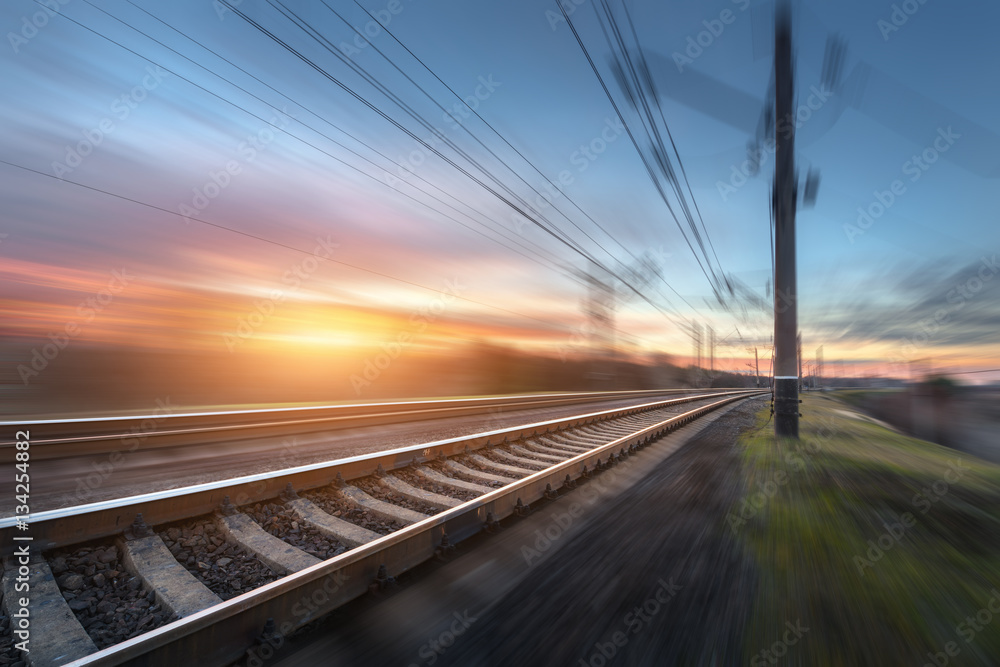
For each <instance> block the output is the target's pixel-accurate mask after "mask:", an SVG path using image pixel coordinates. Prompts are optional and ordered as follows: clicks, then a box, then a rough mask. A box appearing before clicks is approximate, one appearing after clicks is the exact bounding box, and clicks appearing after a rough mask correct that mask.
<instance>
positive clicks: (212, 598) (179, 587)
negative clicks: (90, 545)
mask: <svg viewBox="0 0 1000 667" xmlns="http://www.w3.org/2000/svg"><path fill="white" fill-rule="evenodd" d="M118 548H119V549H120V550H121V552H122V563H123V564H124V565H125V567H126V568H128V569H129V571H130V572H132V574H134V575H136V576H137V577H139V579H141V580H142V582H143V584H145V586H146V588H149V589H151V590H152V591H153V592H154V594H155V595H156V601H157V602H159V603H160V604H161V605H163V607H164V609H167V610H169V611H170V612H172V613H174V614H176V615H177V616H178V617H184V616H190V615H191V614H194V613H197V612H199V611H201V610H202V609H207V608H209V607H211V606H214V605H217V604H220V603H221V602H222V598H220V597H219V596H218V595H216V594H215V593H213V592H212V591H210V590H209V589H208V587H207V586H205V584H203V583H201V582H200V581H198V579H197V578H196V577H195V576H194V575H193V574H191V573H190V572H188V571H187V569H186V568H185V567H184V566H183V565H181V564H180V563H178V562H177V559H176V558H174V556H173V554H171V553H170V550H169V549H167V545H165V544H164V543H163V540H162V539H161V538H160V536H159V535H156V534H153V535H150V536H148V537H139V538H136V539H128V540H127V539H120V540H119V541H118Z"/></svg>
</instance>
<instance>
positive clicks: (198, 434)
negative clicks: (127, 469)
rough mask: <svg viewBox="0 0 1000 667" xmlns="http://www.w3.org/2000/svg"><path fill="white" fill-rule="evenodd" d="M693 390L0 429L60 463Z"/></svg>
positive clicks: (29, 423) (6, 444) (6, 439)
mask: <svg viewBox="0 0 1000 667" xmlns="http://www.w3.org/2000/svg"><path fill="white" fill-rule="evenodd" d="M697 391H698V390H692V389H652V390H640V391H607V392H573V393H561V394H537V395H515V396H491V397H485V398H460V399H433V400H421V401H389V402H383V403H345V404H338V405H322V406H307V407H294V408H266V409H255V410H225V411H200V412H178V413H173V412H165V413H162V414H144V415H126V416H114V417H87V418H67V419H38V420H23V419H22V420H16V421H0V432H2V433H3V434H4V435H3V437H0V451H3V450H8V451H9V450H11V449H13V447H14V446H15V443H16V439H12V438H11V437H10V436H9V434H12V433H15V432H17V431H18V430H22V429H25V428H30V429H31V431H32V449H33V457H34V458H36V459H48V458H60V457H64V456H71V455H79V454H80V452H81V446H82V445H86V452H87V453H90V454H99V453H107V452H111V451H114V450H116V449H119V448H120V447H121V444H122V442H123V441H127V440H129V439H130V438H135V436H136V435H140V436H141V438H140V440H141V445H140V446H141V448H142V449H153V448H157V447H168V446H177V445H184V444H192V445H202V444H206V443H208V442H218V441H224V440H232V439H234V438H238V437H245V436H246V435H247V434H248V433H252V434H253V436H254V437H262V436H267V435H283V436H284V435H290V434H293V433H308V432H315V431H324V430H333V429H343V428H358V427H363V426H378V425H384V424H390V423H399V422H401V421H420V420H433V419H442V418H446V417H461V416H467V415H476V414H483V413H485V412H487V411H489V410H496V409H502V410H517V409H530V408H547V407H558V406H569V405H575V404H578V403H581V402H589V401H602V400H608V399H616V398H621V399H630V398H643V397H651V396H664V395H666V396H669V395H684V394H690V393H696V392H697Z"/></svg>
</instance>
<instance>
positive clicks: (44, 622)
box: [3, 556, 97, 667]
mask: <svg viewBox="0 0 1000 667" xmlns="http://www.w3.org/2000/svg"><path fill="white" fill-rule="evenodd" d="M19 560H20V557H18V556H11V557H10V558H9V559H7V560H6V561H5V563H4V574H3V605H4V609H5V611H6V612H7V616H8V617H9V618H10V628H11V633H12V634H13V636H14V642H15V643H17V642H18V635H17V634H16V632H17V629H18V628H17V625H18V618H20V616H18V615H17V614H19V613H20V612H21V609H22V607H20V606H19V605H18V602H19V599H20V598H23V597H24V593H22V592H18V591H17V590H15V585H16V584H17V581H16V579H17V578H18V577H20V576H24V569H27V570H28V573H27V578H28V580H27V584H28V587H29V590H30V591H31V621H30V622H31V632H32V634H33V635H34V636H35V637H36V638H40V637H45V639H44V640H40V639H36V640H35V641H33V642H31V644H30V650H29V651H28V653H26V654H24V655H25V658H26V659H27V662H28V664H29V665H31V667H54V666H55V665H64V664H66V663H67V662H72V661H73V660H77V659H78V658H83V657H85V656H87V655H90V654H91V653H96V652H97V646H96V645H95V644H94V640H92V639H91V638H90V635H88V634H87V631H86V630H84V629H83V625H81V624H80V621H79V620H78V619H77V617H76V614H74V613H73V610H72V609H70V607H69V603H68V602H66V599H65V598H64V597H63V595H62V592H61V591H60V590H59V585H58V584H56V580H55V577H54V576H53V575H52V570H50V569H49V565H48V563H46V562H45V561H44V560H43V559H41V558H32V559H31V560H30V561H29V563H28V564H27V565H24V564H22V563H19Z"/></svg>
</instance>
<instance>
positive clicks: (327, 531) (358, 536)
mask: <svg viewBox="0 0 1000 667" xmlns="http://www.w3.org/2000/svg"><path fill="white" fill-rule="evenodd" d="M285 504H286V505H288V506H289V507H290V508H292V511H293V512H295V515H296V516H298V517H299V518H300V519H301V520H302V523H304V524H305V525H307V526H309V527H311V528H315V529H316V530H318V531H319V532H321V533H323V534H324V535H326V536H327V537H331V538H333V539H335V540H337V541H338V542H342V543H343V544H345V545H347V546H348V547H351V548H353V547H360V546H361V545H362V544H367V543H368V542H371V541H373V540H377V539H378V538H380V537H382V536H381V535H379V534H378V533H376V532H374V531H371V530H368V529H367V528H362V527H361V526H358V525H355V524H353V523H351V522H350V521H344V520H343V519H339V518H337V517H335V516H333V515H332V514H329V513H327V512H325V511H323V510H322V509H320V508H319V507H317V506H316V504H315V503H313V502H312V501H311V500H309V499H307V498H292V499H289V500H287V501H285Z"/></svg>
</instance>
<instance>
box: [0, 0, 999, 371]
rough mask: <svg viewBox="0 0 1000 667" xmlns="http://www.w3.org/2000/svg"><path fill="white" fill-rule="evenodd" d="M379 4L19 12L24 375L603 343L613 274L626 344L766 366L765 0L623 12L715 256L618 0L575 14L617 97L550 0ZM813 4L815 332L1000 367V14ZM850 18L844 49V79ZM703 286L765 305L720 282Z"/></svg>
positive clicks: (12, 273) (6, 114) (800, 16)
mask: <svg viewBox="0 0 1000 667" xmlns="http://www.w3.org/2000/svg"><path fill="white" fill-rule="evenodd" d="M359 1H360V3H361V4H360V5H359V4H356V3H355V2H353V0H352V1H351V2H345V1H344V0H328V4H324V3H316V2H309V3H306V2H287V3H285V4H283V5H282V4H281V3H279V2H278V0H273V2H266V1H264V0H260V1H258V0H243V2H240V3H236V2H233V3H232V5H233V6H234V8H235V10H236V11H234V9H232V8H230V7H229V6H227V5H225V4H223V3H221V2H209V1H208V0H198V1H194V0H178V1H176V2H171V3H154V2H149V1H148V0H135V2H134V4H133V3H132V2H128V1H120V0H48V7H50V9H46V8H45V3H41V4H38V3H34V2H31V1H30V0H12V1H10V2H6V3H4V5H3V7H2V8H0V27H2V29H3V30H2V32H3V33H4V35H5V38H4V42H5V44H3V45H0V54H2V55H0V77H2V80H3V81H4V82H5V84H6V86H5V91H6V92H5V98H4V103H3V104H2V105H0V120H2V122H3V125H4V128H5V131H4V132H3V134H2V135H0V160H2V163H0V197H2V201H3V204H4V205H3V206H2V207H0V290H2V291H0V310H2V313H0V315H2V321H3V326H2V328H0V341H2V343H0V345H6V346H8V350H9V352H8V353H5V354H4V355H3V363H4V365H5V366H7V367H8V368H7V374H6V375H5V377H8V378H10V372H11V368H15V367H17V366H18V365H20V364H23V363H25V361H26V359H28V360H30V356H29V357H26V358H25V355H26V354H28V352H26V351H28V350H31V349H34V348H41V346H43V345H45V344H47V343H48V342H49V341H51V340H55V339H60V337H66V338H69V339H72V340H74V341H75V340H81V341H87V342H88V343H89V344H93V345H104V346H109V347H139V348H155V349H171V348H177V347H183V348H186V349H198V350H201V351H208V352H211V351H218V354H219V355H226V354H230V353H232V352H233V350H234V349H236V348H240V349H245V348H248V347H253V346H257V347H261V348H271V349H278V350H280V349H286V348H287V349H289V350H294V349H296V347H297V346H301V345H319V346H326V347H332V348H336V349H339V350H350V349H351V348H352V347H358V346H364V345H367V346H372V345H375V344H377V343H379V342H384V341H391V340H394V339H395V338H396V337H398V335H399V333H400V332H401V331H406V330H408V328H409V327H411V326H412V325H413V323H414V322H415V321H420V318H421V317H423V318H424V319H425V320H433V321H434V322H436V324H437V325H438V326H437V327H436V328H435V333H434V335H433V336H428V337H425V338H424V339H422V340H421V341H420V344H421V345H426V346H435V345H437V346H447V345H449V344H451V343H452V342H453V341H457V340H489V341H495V342H502V343H504V344H508V345H514V346H519V347H522V348H525V349H532V350H540V351H543V352H546V353H550V354H554V353H557V352H560V351H563V352H565V350H567V349H570V350H573V351H579V352H583V351H585V349H586V345H587V343H586V341H587V336H586V333H587V319H586V316H585V314H584V304H585V302H586V300H587V295H588V288H587V276H588V275H589V276H591V277H594V278H595V279H596V280H597V281H599V282H602V283H604V284H609V285H612V286H613V287H614V289H615V293H616V294H618V298H617V300H616V301H615V329H616V334H615V337H616V340H617V341H618V345H619V346H620V347H621V349H622V350H623V352H626V353H629V354H633V355H642V354H650V353H666V354H671V355H674V356H675V358H677V359H679V360H680V361H681V362H683V363H686V362H689V361H690V357H691V355H692V349H693V346H692V338H691V324H692V323H698V325H699V326H704V327H711V328H712V329H713V330H714V331H715V332H716V336H717V340H718V341H719V343H718V347H717V351H716V355H717V357H718V358H719V366H720V367H728V368H732V369H742V368H744V367H745V365H746V362H747V350H748V349H750V348H752V347H754V346H757V347H758V348H759V350H760V352H761V356H762V357H767V356H769V354H770V352H769V350H770V334H771V319H770V312H769V308H770V306H769V303H770V299H771V296H770V294H769V292H768V290H769V289H770V288H769V285H770V283H769V278H770V275H771V269H770V266H771V256H770V252H771V251H770V232H769V220H770V218H769V207H768V202H769V188H770V178H771V174H772V173H773V156H769V155H768V154H767V153H765V154H764V156H763V157H762V159H761V167H760V174H759V175H757V176H753V177H745V176H744V175H743V174H741V173H740V169H741V168H745V161H746V159H747V148H746V147H747V142H748V141H749V140H751V139H752V138H753V136H754V132H755V128H756V126H757V119H758V118H759V116H760V110H761V105H762V102H763V100H764V98H765V95H766V93H767V90H768V81H769V78H770V75H771V70H772V64H771V60H770V58H771V56H770V53H771V51H770V47H769V44H770V42H769V40H772V39H773V37H772V36H771V35H770V34H769V29H768V25H769V21H770V20H771V19H770V16H771V11H772V10H771V5H770V4H768V3H761V2H756V1H754V0H738V1H730V0H717V1H713V2H694V1H693V0H671V1H667V2H664V1H655V2H654V1H652V0H635V1H632V0H629V1H628V2H627V3H626V5H622V4H621V3H617V2H615V3H610V4H611V6H612V8H613V11H614V13H615V15H616V16H617V17H618V19H619V20H620V21H624V18H625V16H626V13H625V12H626V7H627V11H628V15H629V16H630V17H631V18H632V19H633V21H634V25H635V26H636V31H635V33H634V37H631V36H630V37H629V39H634V40H635V41H636V42H637V43H638V44H639V45H640V46H641V49H642V52H643V53H644V54H645V56H646V59H647V61H648V63H649V69H650V73H651V79H652V80H653V81H654V84H655V88H656V90H657V95H656V99H657V101H658V102H659V107H658V108H659V110H662V118H663V119H664V122H665V124H666V128H669V131H670V140H671V141H672V142H673V145H674V146H675V147H676V156H679V157H680V159H681V162H679V163H678V162H676V161H675V164H678V165H680V164H682V165H683V167H684V175H685V177H686V183H688V184H689V185H690V190H687V189H685V190H684V192H685V196H686V198H687V201H688V203H689V206H691V208H693V207H694V205H696V206H697V213H698V215H697V218H698V220H699V223H698V224H699V225H702V226H701V227H700V229H701V230H702V231H701V232H700V234H703V235H704V241H705V242H706V243H707V246H706V251H705V253H704V255H700V254H699V252H698V249H697V243H696V242H695V240H694V236H693V232H692V230H691V229H690V227H688V223H687V221H686V220H684V219H683V217H682V216H680V215H679V212H680V204H679V202H678V200H677V199H676V198H674V197H672V196H670V195H668V196H667V202H668V203H670V205H671V206H670V207H668V206H667V203H665V201H664V198H663V197H661V196H660V194H659V193H658V191H657V188H656V187H655V184H654V181H653V180H651V178H650V175H649V174H648V173H647V170H646V168H645V167H644V165H643V162H642V160H641V159H640V154H639V152H638V151H637V149H636V146H635V145H634V144H633V143H632V139H631V138H630V134H631V135H632V136H634V137H635V138H636V140H637V142H638V144H639V145H640V146H645V143H644V142H645V141H646V139H645V134H644V130H643V128H642V127H641V124H640V121H639V116H638V115H637V114H636V112H635V109H634V108H631V107H630V106H629V105H628V103H627V100H626V98H625V93H624V92H623V90H622V88H621V87H620V85H619V84H618V83H617V82H616V79H615V76H614V74H613V72H612V69H611V65H610V62H611V60H610V58H609V56H610V53H611V52H610V50H609V47H608V45H607V42H606V41H605V36H604V34H603V33H602V30H601V24H600V23H599V21H598V11H599V10H600V8H601V6H602V5H601V3H599V2H594V0H583V1H581V2H579V3H578V4H577V2H576V0H566V3H565V4H566V8H567V10H568V11H569V18H570V19H571V21H572V27H573V28H575V29H576V30H577V33H578V34H579V37H580V40H581V41H582V42H583V43H584V45H585V46H586V47H587V50H588V53H589V54H590V55H591V56H592V57H593V59H594V63H595V65H596V67H597V69H598V71H600V72H601V75H602V77H603V81H604V83H605V84H607V88H608V90H607V92H606V91H605V89H604V88H603V87H602V84H601V81H599V79H598V78H597V77H596V76H595V74H594V72H593V71H592V69H591V65H590V64H589V63H588V60H587V58H586V56H585V54H584V52H583V51H582V50H581V48H580V45H579V44H578V43H577V39H576V38H575V36H574V33H573V30H572V29H571V26H570V25H569V24H568V23H567V21H566V20H564V19H563V17H562V13H561V12H560V11H559V8H558V5H557V4H556V2H555V0H551V1H548V2H535V1H529V0H507V1H505V2H503V3H486V2H478V1H476V2H459V1H458V0H387V1H383V0H359ZM53 8H54V9H53ZM365 10H367V12H370V13H371V14H372V15H374V16H375V17H376V18H378V19H380V20H381V22H382V24H384V25H380V24H379V23H377V22H376V21H375V20H374V19H373V18H372V17H371V16H369V14H368V13H366V12H365ZM793 12H794V21H795V33H794V39H795V55H796V60H795V71H796V86H797V102H796V103H797V108H798V111H799V113H800V115H799V118H798V124H799V126H798V130H797V146H796V160H797V162H798V165H799V167H800V169H801V170H802V175H803V179H804V175H805V172H806V170H807V169H809V168H814V169H816V170H818V172H819V173H820V175H821V182H820V189H819V193H818V199H817V201H816V205H815V207H812V208H806V207H803V206H800V210H799V215H798V278H799V288H800V297H799V298H800V307H799V325H800V329H801V330H802V339H803V357H804V359H805V360H806V361H807V363H808V361H810V360H812V359H813V358H814V357H815V355H816V350H817V348H819V347H820V346H822V347H823V354H824V358H825V359H826V362H827V366H828V369H829V368H832V369H833V370H832V371H828V372H839V373H842V374H844V373H851V374H854V375H857V374H861V373H870V374H876V373H877V374H882V375H887V374H891V375H896V376H904V377H905V376H906V375H907V374H908V373H909V368H910V362H916V361H919V362H920V363H922V364H928V363H929V364H930V365H931V366H932V367H933V368H934V369H937V370H939V371H947V372H965V373H968V372H970V371H984V370H989V369H995V368H998V367H1000V345H998V342H997V335H996V332H997V330H998V325H1000V298H998V297H1000V290H998V288H997V285H998V284H1000V279H997V280H992V279H993V277H994V276H995V274H996V273H997V272H1000V267H998V266H997V265H996V263H995V262H996V253H997V251H998V250H1000V226H998V225H997V224H996V213H995V209H996V204H995V201H994V197H995V193H996V192H997V190H996V185H997V183H998V179H1000V120H998V119H1000V94H998V91H997V88H996V86H995V83H994V81H995V72H996V71H997V69H998V67H1000V47H997V46H996V45H995V44H996V42H995V39H994V34H993V26H995V25H997V23H998V21H1000V6H998V5H997V4H996V3H990V2H985V1H980V2H973V1H966V2H957V3H956V2H952V3H945V2H943V0H927V1H926V2H924V3H923V4H921V3H919V2H916V0H911V1H910V2H903V3H881V2H870V1H863V0H845V1H844V2H838V3H821V2H800V3H795V4H794V6H793ZM239 13H242V14H243V15H244V16H240V15H239ZM355 31H357V32H355ZM358 33H361V34H362V35H365V37H363V38H362V37H361V36H359V35H358ZM390 33H391V34H390ZM828 35H839V36H840V38H842V39H843V40H844V41H845V42H846V44H847V52H846V58H845V60H844V62H843V70H842V71H843V76H842V77H841V81H842V85H841V86H840V87H838V88H836V89H832V90H828V89H825V88H824V87H823V84H822V80H823V79H822V76H821V73H822V69H823V62H824V47H825V45H826V40H827V36H828ZM282 43H283V44H285V45H287V47H288V48H286V47H285V46H283V45H282ZM352 66H353V67H352ZM608 93H610V95H611V100H613V101H614V103H613V102H612V101H611V100H609V97H608ZM460 98H463V99H464V100H465V101H464V102H463V101H461V100H460ZM473 110H474V111H475V114H474V113H473ZM619 111H620V112H621V116H622V117H621V118H620V117H619ZM411 113H412V115H411ZM476 114H478V115H476ZM622 118H623V119H624V123H623V122H622ZM421 121H422V123H423V124H422V123H421ZM626 128H627V129H626ZM435 130H436V131H437V133H438V134H439V135H440V136H439V137H435V136H434V135H435ZM421 141H423V142H427V143H428V144H430V146H431V148H428V147H427V146H425V145H423V144H422V143H421ZM994 149H997V150H994ZM438 153H440V155H439V154H438ZM445 158H446V159H445ZM542 193H545V194H546V195H547V196H548V199H550V200H551V201H547V200H546V199H545V198H543V196H542ZM688 195H690V196H688ZM519 201H521V202H524V203H518V202H519ZM511 204H514V206H516V207H518V208H519V209H520V210H522V211H524V210H530V208H529V209H525V207H533V209H534V210H533V216H532V217H534V218H535V220H536V221H538V222H539V223H540V224H535V222H533V221H531V220H528V219H526V218H525V217H523V216H521V215H519V214H517V212H516V210H515V208H514V207H512V205H511ZM675 213H676V214H678V219H677V220H675V218H674V214H675ZM557 236H561V237H562V238H563V241H561V240H559V239H558V238H556V237H557ZM564 241H565V242H564ZM689 244H691V245H689ZM699 258H700V259H699ZM595 260H596V262H598V263H599V264H600V266H601V267H604V268H595V266H594V261H595ZM643 264H645V265H646V266H655V267H656V272H655V274H651V273H650V272H649V271H648V270H646V271H645V272H644V271H643V270H642V269H641V266H642V265H643ZM700 264H701V265H700ZM702 266H706V267H711V269H710V270H703V268H702ZM605 269H607V271H605ZM709 274H712V275H716V276H726V277H728V278H729V279H730V281H731V282H733V283H739V284H740V285H743V286H745V290H746V291H745V294H750V293H752V294H754V295H756V297H759V299H762V300H763V307H759V308H754V307H750V308H749V310H745V309H743V308H741V306H740V304H738V303H736V302H735V301H734V300H732V299H726V300H724V301H725V303H723V302H720V300H719V299H718V298H717V296H716V294H715V292H716V289H714V288H713V285H712V279H711V277H710V275H709ZM629 276H631V278H629ZM621 278H625V279H626V280H630V281H631V282H633V283H637V284H638V285H639V287H640V288H641V289H639V290H638V291H640V292H642V293H643V295H642V296H641V297H640V296H638V295H636V294H635V293H634V292H632V291H630V290H629V289H628V288H626V287H623V286H622V285H621V283H620V282H619V279H621ZM637 281H638V282H637ZM745 301H746V299H744V302H745ZM53 336H54V337H55V338H53ZM928 360H929V361H928ZM964 377H966V378H968V379H969V380H975V381H993V380H998V379H1000V373H970V374H969V375H967V376H964ZM8 381H13V382H15V383H16V382H18V380H17V379H16V377H15V378H14V379H13V380H8Z"/></svg>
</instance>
